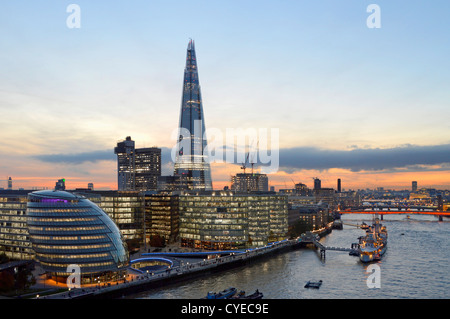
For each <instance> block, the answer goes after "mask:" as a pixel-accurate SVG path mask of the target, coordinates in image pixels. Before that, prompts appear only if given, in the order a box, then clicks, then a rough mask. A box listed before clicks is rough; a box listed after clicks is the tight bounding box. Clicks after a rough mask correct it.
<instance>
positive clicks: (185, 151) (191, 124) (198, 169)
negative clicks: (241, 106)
mask: <svg viewBox="0 0 450 319" xmlns="http://www.w3.org/2000/svg"><path fill="white" fill-rule="evenodd" d="M178 136H179V138H178V142H177V145H176V159H175V164H174V175H181V176H183V177H185V179H184V180H183V181H184V182H185V183H186V186H187V188H188V189H193V190H212V181H211V168H210V164H209V159H208V154H207V140H206V135H205V117H204V115H203V105H202V96H201V92H200V83H199V78H198V68H197V58H196V53H195V45H194V41H192V40H191V41H189V44H188V48H187V56H186V68H185V70H184V80H183V93H182V102H181V111H180V124H179V131H178Z"/></svg>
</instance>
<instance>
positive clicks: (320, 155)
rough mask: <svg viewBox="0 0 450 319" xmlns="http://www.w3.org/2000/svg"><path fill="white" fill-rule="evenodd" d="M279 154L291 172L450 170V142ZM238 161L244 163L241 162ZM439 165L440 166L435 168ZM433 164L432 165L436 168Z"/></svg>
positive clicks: (100, 154)
mask: <svg viewBox="0 0 450 319" xmlns="http://www.w3.org/2000/svg"><path fill="white" fill-rule="evenodd" d="M161 150H162V152H161V153H162V158H161V164H162V170H163V175H164V174H171V170H172V169H173V166H172V165H173V161H172V159H171V148H168V147H161ZM279 154H280V157H279V167H280V170H281V171H285V172H288V173H292V172H295V171H301V170H321V171H325V170H328V169H332V168H338V169H346V170H350V171H352V172H361V171H378V172H380V171H399V170H406V169H407V170H411V171H423V170H436V169H437V170H439V169H442V170H444V169H445V170H448V169H450V164H449V163H450V144H443V145H430V146H417V145H405V146H398V147H394V148H386V149H381V148H364V149H360V148H356V149H352V150H327V149H320V148H316V147H294V148H282V149H280V150H279ZM34 158H35V159H38V160H40V161H43V162H48V163H60V164H64V163H65V164H72V165H74V164H82V163H85V162H98V161H116V160H117V157H116V155H115V154H114V151H113V150H99V151H92V152H82V153H74V154H47V155H36V156H34ZM235 164H237V165H241V163H235ZM258 164H260V163H258ZM258 164H257V165H258ZM436 165H437V166H439V167H436ZM430 166H433V168H431V167H430Z"/></svg>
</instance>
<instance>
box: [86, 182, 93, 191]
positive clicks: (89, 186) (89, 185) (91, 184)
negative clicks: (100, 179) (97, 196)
mask: <svg viewBox="0 0 450 319" xmlns="http://www.w3.org/2000/svg"><path fill="white" fill-rule="evenodd" d="M87 188H88V189H90V190H91V191H93V190H94V183H88V187H87Z"/></svg>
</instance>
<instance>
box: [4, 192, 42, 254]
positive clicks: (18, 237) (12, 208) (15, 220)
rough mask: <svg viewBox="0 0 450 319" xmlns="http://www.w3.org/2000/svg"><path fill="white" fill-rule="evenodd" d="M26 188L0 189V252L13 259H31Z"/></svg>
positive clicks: (31, 250)
mask: <svg viewBox="0 0 450 319" xmlns="http://www.w3.org/2000/svg"><path fill="white" fill-rule="evenodd" d="M29 192H30V191H26V190H2V191H0V254H5V255H6V256H7V257H8V258H10V259H14V260H32V259H33V257H34V252H33V249H32V247H31V242H30V239H29V234H28V227H27V216H26V211H27V196H28V193H29Z"/></svg>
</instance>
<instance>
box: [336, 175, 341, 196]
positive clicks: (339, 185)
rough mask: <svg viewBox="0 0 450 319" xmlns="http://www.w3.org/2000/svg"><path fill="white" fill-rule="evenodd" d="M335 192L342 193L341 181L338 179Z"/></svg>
mask: <svg viewBox="0 0 450 319" xmlns="http://www.w3.org/2000/svg"><path fill="white" fill-rule="evenodd" d="M337 192H338V193H340V192H342V189H341V179H340V178H338V180H337Z"/></svg>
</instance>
